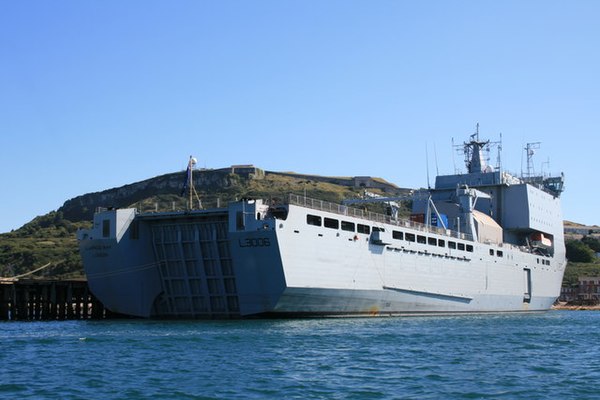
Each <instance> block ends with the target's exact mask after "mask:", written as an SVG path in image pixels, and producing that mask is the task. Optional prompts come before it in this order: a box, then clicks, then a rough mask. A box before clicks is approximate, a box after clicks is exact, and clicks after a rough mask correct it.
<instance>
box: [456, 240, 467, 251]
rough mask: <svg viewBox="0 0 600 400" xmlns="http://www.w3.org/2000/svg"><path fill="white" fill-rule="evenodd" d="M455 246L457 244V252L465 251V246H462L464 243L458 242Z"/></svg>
mask: <svg viewBox="0 0 600 400" xmlns="http://www.w3.org/2000/svg"><path fill="white" fill-rule="evenodd" d="M457 244H458V249H459V250H463V251H464V250H465V244H464V243H460V242H459V243H457Z"/></svg>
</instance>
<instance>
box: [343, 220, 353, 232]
mask: <svg viewBox="0 0 600 400" xmlns="http://www.w3.org/2000/svg"><path fill="white" fill-rule="evenodd" d="M342 230H343V231H348V232H354V222H348V221H342Z"/></svg>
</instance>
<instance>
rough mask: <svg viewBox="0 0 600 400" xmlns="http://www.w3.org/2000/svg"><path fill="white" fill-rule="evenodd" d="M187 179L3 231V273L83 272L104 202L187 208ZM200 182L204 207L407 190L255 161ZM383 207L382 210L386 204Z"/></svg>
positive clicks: (120, 193)
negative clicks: (81, 245) (85, 234)
mask: <svg viewBox="0 0 600 400" xmlns="http://www.w3.org/2000/svg"><path fill="white" fill-rule="evenodd" d="M184 180H185V171H182V172H177V173H172V174H166V175H161V176H157V177H154V178H150V179H147V180H144V181H141V182H136V183H132V184H129V185H125V186H122V187H118V188H113V189H109V190H104V191H101V192H96V193H88V194H84V195H81V196H78V197H75V198H73V199H70V200H67V201H66V202H65V203H64V204H63V206H62V207H60V208H59V209H58V210H56V211H52V212H50V213H48V214H46V215H43V216H40V217H36V218H34V219H33V220H32V221H31V222H29V223H27V224H25V225H24V226H22V227H21V228H19V229H17V230H15V231H13V232H10V233H5V234H1V235H0V277H11V276H15V275H19V274H22V273H25V272H28V271H31V270H33V269H35V268H37V267H40V266H42V265H45V264H46V263H49V262H50V263H52V266H51V267H50V268H47V269H45V270H43V271H40V272H39V273H36V275H35V276H52V277H61V278H76V277H82V276H83V269H82V265H81V258H80V256H79V252H78V247H77V240H76V238H75V236H76V232H77V230H78V229H79V228H84V227H90V226H91V220H92V217H93V214H94V211H95V210H96V209H97V208H98V207H116V208H125V207H135V208H137V209H138V210H140V211H142V212H143V211H170V210H184V209H185V208H186V205H187V199H186V198H184V197H182V196H181V190H182V186H183V181H184ZM194 187H195V188H196V191H197V192H198V195H199V198H200V199H201V202H202V206H203V207H204V208H210V207H216V206H217V205H218V204H220V205H225V204H226V203H227V202H229V201H234V200H237V199H241V198H263V199H273V198H279V199H284V198H285V197H286V196H287V195H288V194H289V193H296V194H306V196H308V197H313V198H318V199H323V200H327V201H331V202H336V203H339V202H341V201H342V200H343V199H345V198H355V197H359V196H360V195H361V194H362V193H363V192H364V190H365V189H367V188H368V190H369V191H370V192H374V193H378V194H385V195H388V196H390V195H401V194H405V193H406V192H407V190H406V189H401V188H399V187H397V186H396V185H393V184H391V183H388V182H386V181H385V180H383V179H380V178H370V177H326V176H316V175H306V174H296V173H293V172H273V171H263V170H261V169H259V168H255V167H253V166H237V167H230V168H222V169H214V170H213V169H210V170H207V169H204V170H198V171H194ZM374 207H377V206H374ZM377 211H380V212H381V211H382V209H381V205H379V209H377ZM404 212H405V213H407V210H404Z"/></svg>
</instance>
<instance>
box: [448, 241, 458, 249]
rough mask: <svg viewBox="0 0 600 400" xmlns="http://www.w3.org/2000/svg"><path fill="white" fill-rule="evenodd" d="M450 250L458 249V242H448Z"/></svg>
mask: <svg viewBox="0 0 600 400" xmlns="http://www.w3.org/2000/svg"><path fill="white" fill-rule="evenodd" d="M448 248H449V249H456V242H448Z"/></svg>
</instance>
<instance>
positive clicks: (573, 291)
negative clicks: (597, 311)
mask: <svg viewBox="0 0 600 400" xmlns="http://www.w3.org/2000/svg"><path fill="white" fill-rule="evenodd" d="M577 280H578V283H577V286H576V287H566V286H563V287H562V288H561V291H560V297H559V300H560V301H566V302H572V301H577V302H586V303H590V302H591V303H598V302H599V300H600V277H598V276H580V277H579V278H578V279H577Z"/></svg>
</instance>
